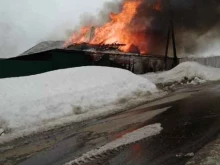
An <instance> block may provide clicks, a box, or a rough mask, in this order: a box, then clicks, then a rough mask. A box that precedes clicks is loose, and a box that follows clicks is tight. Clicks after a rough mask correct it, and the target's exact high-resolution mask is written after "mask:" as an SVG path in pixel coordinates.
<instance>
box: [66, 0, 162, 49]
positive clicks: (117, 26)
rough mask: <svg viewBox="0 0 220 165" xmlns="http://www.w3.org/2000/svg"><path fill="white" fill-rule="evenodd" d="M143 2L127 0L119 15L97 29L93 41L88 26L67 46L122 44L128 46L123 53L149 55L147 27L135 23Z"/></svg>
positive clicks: (158, 7) (113, 15) (157, 6)
mask: <svg viewBox="0 0 220 165" xmlns="http://www.w3.org/2000/svg"><path fill="white" fill-rule="evenodd" d="M142 1H143V0H125V1H124V4H123V8H122V11H121V12H120V13H118V14H113V13H112V14H110V21H109V22H108V23H106V24H105V25H103V26H101V27H96V28H95V32H94V36H93V37H92V39H91V37H90V31H91V28H92V26H87V27H83V28H82V29H81V30H80V31H79V32H78V33H74V34H73V35H72V37H71V38H70V39H69V41H67V43H66V45H71V44H75V43H78V44H79V43H83V42H87V43H90V44H112V43H120V44H126V46H124V47H122V48H121V51H124V52H131V51H134V50H138V51H140V53H147V46H148V40H147V33H146V32H147V27H143V26H142V27H141V26H138V25H136V24H135V22H134V21H133V18H134V17H135V16H136V14H137V10H138V7H139V6H140V5H141V3H142ZM159 1H160V0H158V2H159ZM148 7H149V6H148ZM146 8H147V6H146ZM152 8H153V9H155V10H160V9H161V6H160V4H158V3H157V4H156V5H155V6H153V7H152ZM90 39H91V40H90Z"/></svg>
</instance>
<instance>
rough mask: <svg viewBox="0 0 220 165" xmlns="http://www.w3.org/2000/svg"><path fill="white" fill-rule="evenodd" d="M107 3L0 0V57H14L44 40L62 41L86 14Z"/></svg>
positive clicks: (75, 0) (62, 0)
mask: <svg viewBox="0 0 220 165" xmlns="http://www.w3.org/2000/svg"><path fill="white" fill-rule="evenodd" d="M105 1H107V0H0V58H4V57H12V56H17V55H19V54H20V53H22V52H23V51H25V50H27V49H29V48H30V47H32V46H34V45H35V44H37V43H39V42H41V41H45V40H65V39H67V37H68V36H70V34H69V33H70V32H71V30H73V28H74V27H75V26H76V25H78V24H79V20H80V18H81V17H82V15H84V14H85V13H87V15H90V14H97V13H98V12H99V11H100V10H101V8H102V6H103V3H104V2H105Z"/></svg>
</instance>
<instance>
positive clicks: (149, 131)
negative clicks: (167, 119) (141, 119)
mask: <svg viewBox="0 0 220 165" xmlns="http://www.w3.org/2000/svg"><path fill="white" fill-rule="evenodd" d="M162 129H163V128H162V127H161V124H153V125H148V126H145V127H143V128H140V129H138V130H135V131H133V132H131V133H128V134H126V135H124V136H122V137H121V138H119V139H117V140H115V141H112V142H110V143H108V144H106V145H104V146H102V147H100V148H98V149H95V150H91V151H89V152H87V153H86V154H84V155H82V156H81V157H79V158H77V159H75V160H73V161H71V162H69V163H66V164H65V165H77V164H87V163H89V164H93V161H96V159H103V158H104V156H108V154H109V153H110V154H111V153H113V152H114V151H117V150H119V149H122V148H123V147H126V146H127V145H129V144H133V143H136V142H138V141H140V140H143V139H146V138H148V137H151V136H155V135H158V134H159V133H160V132H161V131H162ZM94 164H95V163H94Z"/></svg>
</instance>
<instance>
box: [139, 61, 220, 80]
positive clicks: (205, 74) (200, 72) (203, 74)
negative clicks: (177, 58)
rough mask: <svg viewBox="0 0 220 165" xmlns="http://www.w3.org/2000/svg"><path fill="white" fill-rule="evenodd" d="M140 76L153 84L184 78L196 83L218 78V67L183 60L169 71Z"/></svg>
mask: <svg viewBox="0 0 220 165" xmlns="http://www.w3.org/2000/svg"><path fill="white" fill-rule="evenodd" d="M142 76H143V77H145V78H147V79H148V80H150V81H152V82H153V83H155V84H166V83H173V82H181V81H184V80H185V79H186V80H191V81H190V83H192V84H198V83H204V82H206V81H216V80H220V69H219V68H212V67H207V66H204V65H201V64H198V63H196V62H184V63H181V64H179V65H178V66H177V67H175V68H174V69H172V70H170V71H165V72H160V73H149V74H145V75H142Z"/></svg>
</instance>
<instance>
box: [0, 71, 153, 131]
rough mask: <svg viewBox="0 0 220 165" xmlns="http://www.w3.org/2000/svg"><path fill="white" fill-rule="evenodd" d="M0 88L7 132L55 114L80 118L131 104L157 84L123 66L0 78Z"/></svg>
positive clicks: (0, 117) (0, 125)
mask: <svg viewBox="0 0 220 165" xmlns="http://www.w3.org/2000/svg"><path fill="white" fill-rule="evenodd" d="M0 91H1V92H0V100H1V105H0V129H1V132H4V133H6V134H7V133H11V132H13V131H15V130H21V131H23V130H25V129H30V128H31V127H32V128H33V127H37V126H40V125H45V124H47V123H51V122H54V121H57V119H59V120H61V119H64V118H70V117H73V118H71V119H70V122H72V121H80V120H81V119H82V120H84V119H88V118H89V117H90V118H91V117H92V116H93V117H94V116H96V117H97V115H99V114H102V113H105V114H108V113H112V112H113V111H114V112H115V111H116V110H123V109H126V108H130V107H134V106H136V105H134V104H138V101H139V104H140V99H141V98H142V99H143V98H145V99H146V98H148V97H149V96H150V95H151V94H152V93H154V92H157V88H156V86H155V85H154V84H153V83H151V82H150V81H148V80H147V79H145V78H142V77H139V76H136V75H134V74H132V73H131V72H129V71H126V70H122V69H116V68H108V67H79V68H71V69H65V70H58V71H53V72H48V73H44V74H40V75H34V76H28V77H18V78H10V79H1V80H0ZM145 101H146V100H145ZM142 102H143V100H142ZM81 116H82V117H81ZM74 117H75V118H74ZM62 122H67V120H63V121H62ZM62 122H61V123H62ZM59 124H60V123H59ZM2 129H3V130H4V131H2Z"/></svg>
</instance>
